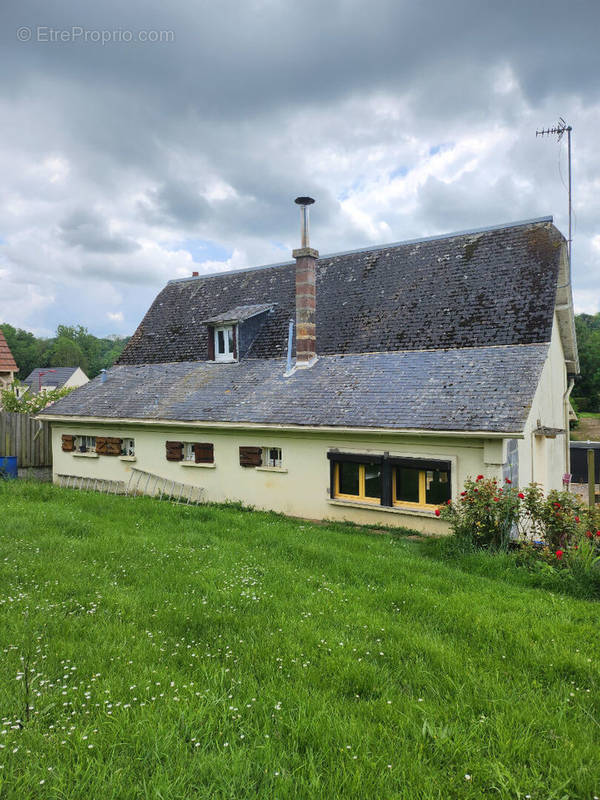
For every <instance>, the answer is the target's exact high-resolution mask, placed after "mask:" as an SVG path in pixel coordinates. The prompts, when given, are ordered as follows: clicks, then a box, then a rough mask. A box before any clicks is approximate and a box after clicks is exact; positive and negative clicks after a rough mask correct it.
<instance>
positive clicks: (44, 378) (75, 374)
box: [20, 367, 89, 394]
mask: <svg viewBox="0 0 600 800" xmlns="http://www.w3.org/2000/svg"><path fill="white" fill-rule="evenodd" d="M88 381H89V378H88V376H87V375H86V374H85V372H84V371H83V370H82V369H81V367H37V368H36V369H34V370H33V372H30V373H29V375H28V376H27V377H26V378H25V380H24V381H23V384H22V385H21V387H20V388H21V390H23V389H25V391H29V392H31V393H32V394H37V393H38V392H42V391H45V392H48V391H50V390H52V389H62V388H71V387H72V388H76V387H78V386H83V385H84V384H85V383H88Z"/></svg>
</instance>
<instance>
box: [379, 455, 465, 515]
mask: <svg viewBox="0 0 600 800" xmlns="http://www.w3.org/2000/svg"><path fill="white" fill-rule="evenodd" d="M450 495H451V489H450V470H447V469H419V468H415V467H413V466H410V467H409V466H402V465H396V466H395V467H394V468H393V470H392V502H393V504H394V505H395V506H398V505H401V506H414V507H418V508H432V509H433V508H436V507H437V506H439V505H442V504H443V503H446V502H447V501H448V500H449V499H450Z"/></svg>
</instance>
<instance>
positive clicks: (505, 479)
mask: <svg viewBox="0 0 600 800" xmlns="http://www.w3.org/2000/svg"><path fill="white" fill-rule="evenodd" d="M504 482H505V483H512V481H511V479H510V478H504Z"/></svg>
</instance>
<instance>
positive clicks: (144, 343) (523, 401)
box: [40, 217, 578, 532]
mask: <svg viewBox="0 0 600 800" xmlns="http://www.w3.org/2000/svg"><path fill="white" fill-rule="evenodd" d="M304 234H305V235H304V238H303V247H302V248H301V249H299V250H295V251H294V253H293V256H294V261H289V262H285V263H281V264H274V265H269V266H266V267H254V268H250V269H243V270H237V271H231V272H226V273H219V274H215V275H198V274H196V273H195V274H194V275H193V276H192V277H190V278H180V279H176V280H171V281H169V283H168V284H167V285H166V286H165V288H164V289H163V290H162V291H161V292H160V294H159V295H158V296H157V297H156V299H155V301H154V302H153V303H152V305H151V307H150V309H149V310H148V312H147V314H146V315H145V317H144V319H143V320H142V322H141V324H140V325H139V327H138V329H137V330H136V332H135V334H134V335H133V337H132V338H131V340H130V342H129V343H128V345H127V347H126V348H125V350H124V352H123V354H122V356H121V358H120V359H119V362H118V364H117V365H116V366H114V367H113V368H112V369H110V370H109V371H108V373H106V374H105V376H104V377H103V378H97V379H95V380H93V381H91V382H90V383H88V384H86V385H85V386H83V387H81V388H79V389H77V390H76V391H75V392H73V393H71V394H70V395H69V396H68V397H66V398H64V399H63V400H60V401H59V402H57V403H56V404H55V405H53V406H52V407H51V408H49V409H47V410H46V411H45V412H44V413H43V414H42V415H41V416H40V418H42V419H48V420H50V421H51V422H52V429H53V449H54V471H55V480H58V479H59V476H77V477H83V478H85V477H88V478H95V479H99V480H120V481H123V482H126V481H127V480H128V477H129V476H130V475H131V474H132V473H131V470H134V471H135V470H143V471H144V472H147V473H149V474H150V475H152V476H157V480H158V479H162V480H163V482H164V480H165V479H167V480H169V481H176V482H181V483H185V484H186V485H193V486H199V487H203V488H204V490H205V496H206V498H207V499H208V500H210V501H217V502H221V501H228V500H232V501H241V502H243V503H246V504H249V505H253V506H255V507H258V508H264V509H274V510H276V511H279V512H283V513H285V514H290V515H297V516H302V517H309V518H329V519H343V520H352V521H355V522H359V523H378V524H388V525H390V524H391V525H404V526H408V527H411V528H417V529H420V530H423V531H430V532H443V531H444V529H445V525H446V523H445V522H443V521H441V520H439V519H437V518H436V516H435V513H434V512H435V508H436V507H437V505H439V504H441V503H444V502H446V501H447V500H448V499H452V498H456V497H457V496H459V494H460V491H461V488H462V486H463V483H464V481H465V479H466V478H467V477H469V476H476V475H477V474H484V475H487V476H491V477H496V478H497V479H498V480H503V479H504V478H506V477H509V478H510V479H511V480H512V481H513V483H515V484H520V485H526V484H528V483H529V482H530V481H532V480H534V481H537V482H539V483H540V484H542V485H543V486H544V488H545V489H546V490H548V489H551V488H559V487H561V486H562V479H563V474H564V473H565V472H567V471H568V461H569V425H568V413H569V394H570V391H571V388H572V385H573V378H574V376H575V375H576V374H577V372H578V356H577V345H576V339H575V327H574V318H573V305H572V299H571V286H570V270H569V259H568V254H567V246H566V242H565V239H564V237H563V236H562V235H561V233H560V232H559V231H558V230H557V228H556V227H555V226H554V225H553V223H552V218H551V217H545V218H542V219H535V220H530V221H526V222H516V223H513V224H508V225H500V226H496V227H490V228H485V229H477V230H472V231H467V232H461V233H453V234H449V235H447V236H435V237H431V238H427V239H416V240H413V241H407V242H401V243H397V244H391V245H382V246H378V247H368V248H365V249H361V250H353V251H349V252H343V253H335V254H333V255H328V256H322V257H319V254H318V253H317V251H316V250H313V249H312V248H310V247H309V245H308V231H307V229H306V230H305V231H304ZM294 355H295V358H294ZM148 481H150V479H148ZM145 485H146V486H148V482H146V484H145ZM149 486H150V488H151V487H152V483H150V484H149ZM154 486H156V483H155V484H154Z"/></svg>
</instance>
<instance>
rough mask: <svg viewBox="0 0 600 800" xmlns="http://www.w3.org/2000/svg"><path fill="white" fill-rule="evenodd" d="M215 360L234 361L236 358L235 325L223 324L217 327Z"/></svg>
mask: <svg viewBox="0 0 600 800" xmlns="http://www.w3.org/2000/svg"><path fill="white" fill-rule="evenodd" d="M214 336H215V361H233V360H234V359H235V332H234V330H233V325H222V326H220V327H218V328H215V333H214Z"/></svg>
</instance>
